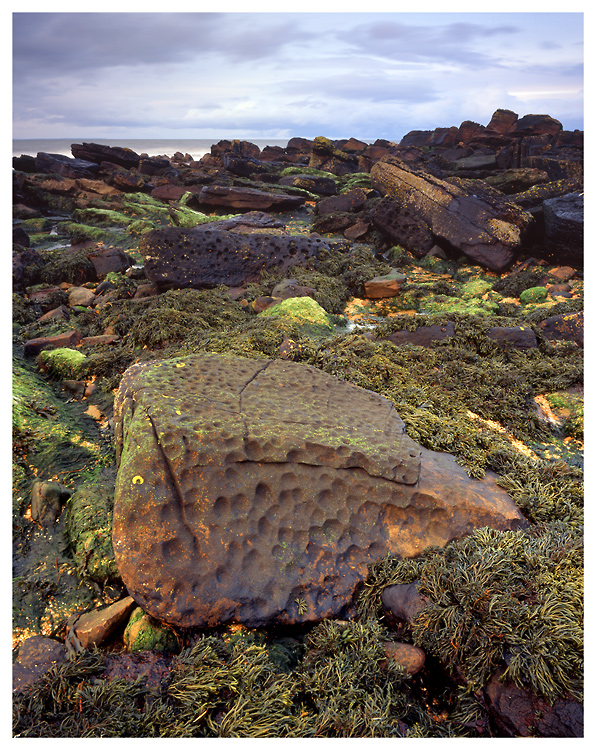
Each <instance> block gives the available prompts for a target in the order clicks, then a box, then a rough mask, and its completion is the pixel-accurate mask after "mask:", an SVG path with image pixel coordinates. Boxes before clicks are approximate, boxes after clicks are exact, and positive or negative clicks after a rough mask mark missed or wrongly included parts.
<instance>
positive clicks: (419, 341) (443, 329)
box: [379, 321, 455, 346]
mask: <svg viewBox="0 0 596 750" xmlns="http://www.w3.org/2000/svg"><path fill="white" fill-rule="evenodd" d="M454 335H455V325H454V324H453V323H452V322H451V321H448V322H447V323H443V324H441V323H435V324H433V325H430V326H419V327H418V328H417V329H416V330H415V331H405V330H404V331H394V332H393V333H391V334H389V336H383V337H381V338H379V341H391V342H392V343H393V344H395V345H396V346H400V344H412V345H413V346H431V344H432V343H433V341H442V340H443V339H446V338H448V337H449V336H454Z"/></svg>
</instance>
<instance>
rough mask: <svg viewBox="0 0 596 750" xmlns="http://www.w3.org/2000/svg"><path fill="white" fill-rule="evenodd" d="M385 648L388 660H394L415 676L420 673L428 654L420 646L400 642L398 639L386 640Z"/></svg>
mask: <svg viewBox="0 0 596 750" xmlns="http://www.w3.org/2000/svg"><path fill="white" fill-rule="evenodd" d="M383 650H384V651H385V656H386V657H387V661H393V662H395V663H396V664H399V666H400V667H401V668H402V669H403V670H404V672H406V673H407V674H409V675H410V676H413V675H415V674H418V672H420V670H421V669H422V668H423V667H424V663H425V661H426V654H425V653H424V651H423V650H422V649H421V648H418V646H413V645H412V644H410V643H398V642H397V641H385V643H383Z"/></svg>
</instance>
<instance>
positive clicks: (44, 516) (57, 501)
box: [31, 481, 71, 526]
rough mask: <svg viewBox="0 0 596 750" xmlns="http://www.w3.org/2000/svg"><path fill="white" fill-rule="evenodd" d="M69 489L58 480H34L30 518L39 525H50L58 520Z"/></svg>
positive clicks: (68, 494)
mask: <svg viewBox="0 0 596 750" xmlns="http://www.w3.org/2000/svg"><path fill="white" fill-rule="evenodd" d="M70 494H71V493H70V491H69V490H67V489H66V487H63V486H62V485H61V484H58V482H40V481H37V482H34V483H33V487H32V488H31V518H32V519H33V521H35V522H36V523H39V524H40V525H41V526H52V525H53V524H55V523H56V521H57V520H58V517H59V516H60V513H61V512H62V508H63V506H64V504H65V503H66V501H67V499H68V498H69V496H70Z"/></svg>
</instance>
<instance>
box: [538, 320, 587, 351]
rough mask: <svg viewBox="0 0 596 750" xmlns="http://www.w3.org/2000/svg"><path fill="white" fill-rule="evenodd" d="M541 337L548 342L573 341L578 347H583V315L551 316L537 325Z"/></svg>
mask: <svg viewBox="0 0 596 750" xmlns="http://www.w3.org/2000/svg"><path fill="white" fill-rule="evenodd" d="M538 327H539V328H540V329H541V330H542V335H543V336H544V338H545V339H549V340H550V341H556V340H557V339H559V340H565V341H575V342H576V343H577V344H578V345H579V346H583V345H584V314H583V312H578V313H566V314H563V315H553V316H552V317H550V318H547V319H546V320H543V321H542V323H539V324H538Z"/></svg>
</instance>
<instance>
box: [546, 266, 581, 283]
mask: <svg viewBox="0 0 596 750" xmlns="http://www.w3.org/2000/svg"><path fill="white" fill-rule="evenodd" d="M575 273H576V271H575V268H571V266H558V267H557V268H553V269H551V270H550V271H549V275H550V276H552V277H553V278H555V279H558V280H559V281H568V280H569V279H572V278H573V277H574V276H575Z"/></svg>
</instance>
